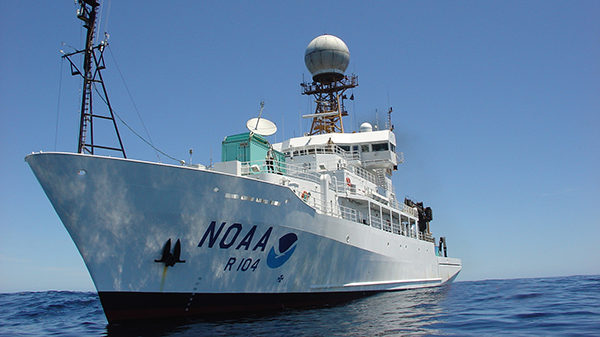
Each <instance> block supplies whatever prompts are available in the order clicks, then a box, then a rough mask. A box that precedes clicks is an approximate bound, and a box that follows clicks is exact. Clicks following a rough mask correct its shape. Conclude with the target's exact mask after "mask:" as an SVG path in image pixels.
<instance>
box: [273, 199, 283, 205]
mask: <svg viewBox="0 0 600 337" xmlns="http://www.w3.org/2000/svg"><path fill="white" fill-rule="evenodd" d="M271 205H273V206H279V205H281V203H280V202H279V201H277V200H271Z"/></svg>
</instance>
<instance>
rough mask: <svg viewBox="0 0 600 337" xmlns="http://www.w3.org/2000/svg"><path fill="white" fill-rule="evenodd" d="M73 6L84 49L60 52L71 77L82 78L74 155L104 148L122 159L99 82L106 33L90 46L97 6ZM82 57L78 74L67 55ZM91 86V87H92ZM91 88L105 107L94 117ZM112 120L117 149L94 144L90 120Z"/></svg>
mask: <svg viewBox="0 0 600 337" xmlns="http://www.w3.org/2000/svg"><path fill="white" fill-rule="evenodd" d="M77 3H78V4H79V5H80V6H81V7H80V8H79V9H78V10H77V18H79V19H80V20H82V21H83V22H84V23H83V27H84V28H86V29H87V33H86V42H85V49H84V50H76V51H74V52H71V53H68V54H67V53H64V52H63V53H64V55H63V56H62V57H63V58H66V59H67V60H68V61H69V63H70V64H71V74H72V75H80V76H81V77H83V90H82V99H81V112H80V122H79V143H78V147H77V152H78V153H89V154H92V155H93V154H94V151H95V149H97V148H98V149H104V150H111V151H117V152H121V154H122V155H123V158H127V156H126V155H125V149H124V148H123V142H122V141H121V136H120V134H119V129H118V127H117V122H116V120H115V116H114V114H113V110H112V107H111V106H110V101H109V99H108V93H107V92H106V87H105V86H104V81H103V80H102V73H101V70H103V69H104V68H106V67H105V65H104V49H105V48H106V46H107V45H108V34H105V39H104V40H102V41H100V44H98V45H97V46H94V34H95V30H96V21H97V12H98V7H100V4H99V3H98V2H97V1H96V0H77ZM77 54H83V56H84V60H83V71H81V70H80V69H79V68H78V67H77V66H76V65H75V63H73V61H72V60H71V56H73V55H77ZM96 83H99V84H100V86H101V87H102V93H100V92H99V91H98V90H97V88H96ZM92 87H93V88H92ZM92 89H94V90H95V91H96V92H97V93H98V95H99V96H100V99H101V100H103V101H104V102H105V103H106V105H107V106H108V112H109V113H108V114H103V115H102V114H97V113H96V112H95V111H93V109H92V96H93V91H92ZM102 120H104V121H112V124H113V128H114V130H115V133H116V136H117V140H118V142H119V147H113V146H105V145H99V144H96V143H95V142H94V121H102Z"/></svg>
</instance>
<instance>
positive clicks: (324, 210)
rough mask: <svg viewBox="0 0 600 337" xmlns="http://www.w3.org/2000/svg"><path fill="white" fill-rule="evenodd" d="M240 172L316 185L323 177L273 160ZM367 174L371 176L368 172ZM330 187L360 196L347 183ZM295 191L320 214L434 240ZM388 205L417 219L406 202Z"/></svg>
mask: <svg viewBox="0 0 600 337" xmlns="http://www.w3.org/2000/svg"><path fill="white" fill-rule="evenodd" d="M359 169H360V168H359ZM241 170H242V171H241V173H242V175H243V176H248V175H253V174H259V173H268V172H270V173H275V174H280V175H284V176H289V177H295V178H299V179H303V180H307V181H310V182H313V183H316V184H320V183H321V174H320V173H319V172H316V171H313V170H312V167H311V168H308V167H307V166H304V165H297V164H288V163H285V162H277V161H274V162H273V164H272V165H267V163H266V162H265V161H264V160H261V161H255V162H243V163H242V165H241ZM365 172H366V171H365ZM366 173H368V174H371V173H369V172H366ZM371 175H372V174H371ZM329 188H330V190H332V191H333V192H335V193H349V194H354V195H357V194H359V193H358V191H357V189H356V186H355V185H351V186H348V184H346V183H345V182H337V184H336V182H335V181H332V183H331V184H329ZM295 192H296V194H297V195H298V197H299V198H300V199H302V200H303V201H304V202H305V203H306V204H307V205H308V206H310V207H312V208H314V209H315V210H316V211H317V212H318V213H320V214H323V215H329V216H333V217H337V218H342V219H345V220H350V221H352V222H356V223H360V224H363V225H367V226H371V227H373V228H376V229H380V230H383V231H386V232H390V233H393V234H397V235H402V236H408V237H412V238H415V239H419V240H425V241H430V242H433V238H432V237H431V235H430V234H425V235H424V234H423V233H422V232H420V231H417V230H415V229H414V228H411V226H408V225H404V224H402V223H396V222H390V221H389V219H382V218H380V217H378V216H375V215H371V216H370V217H369V216H368V215H367V214H364V213H362V212H360V211H358V210H356V209H354V208H350V207H345V206H341V205H333V204H332V202H331V201H324V200H323V194H322V193H320V192H317V191H309V192H306V191H300V190H297V191H295ZM360 194H361V195H365V196H367V197H370V198H373V194H372V192H371V191H369V190H367V191H365V192H364V193H362V192H361V193H360ZM389 206H390V208H392V209H394V211H396V212H398V213H404V214H407V215H411V216H413V217H416V216H417V212H416V210H415V209H414V208H411V207H409V206H408V205H406V204H404V203H399V202H397V201H396V200H391V201H390V203H389Z"/></svg>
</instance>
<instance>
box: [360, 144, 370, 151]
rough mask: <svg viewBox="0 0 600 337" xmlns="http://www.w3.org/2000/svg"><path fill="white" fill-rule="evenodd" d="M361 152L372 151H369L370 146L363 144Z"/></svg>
mask: <svg viewBox="0 0 600 337" xmlns="http://www.w3.org/2000/svg"><path fill="white" fill-rule="evenodd" d="M360 150H361V151H362V152H370V149H369V144H363V145H361V146H360Z"/></svg>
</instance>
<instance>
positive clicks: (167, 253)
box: [154, 238, 185, 267]
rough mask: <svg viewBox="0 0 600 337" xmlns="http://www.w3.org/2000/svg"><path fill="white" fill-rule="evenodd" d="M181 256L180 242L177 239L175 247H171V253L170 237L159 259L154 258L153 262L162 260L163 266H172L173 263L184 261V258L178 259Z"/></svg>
mask: <svg viewBox="0 0 600 337" xmlns="http://www.w3.org/2000/svg"><path fill="white" fill-rule="evenodd" d="M180 256H181V242H180V241H179V239H177V242H175V247H173V253H171V238H169V240H167V243H165V246H164V248H163V251H162V257H161V258H160V260H154V262H164V264H165V267H173V266H174V265H175V263H185V260H181V259H180Z"/></svg>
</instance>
